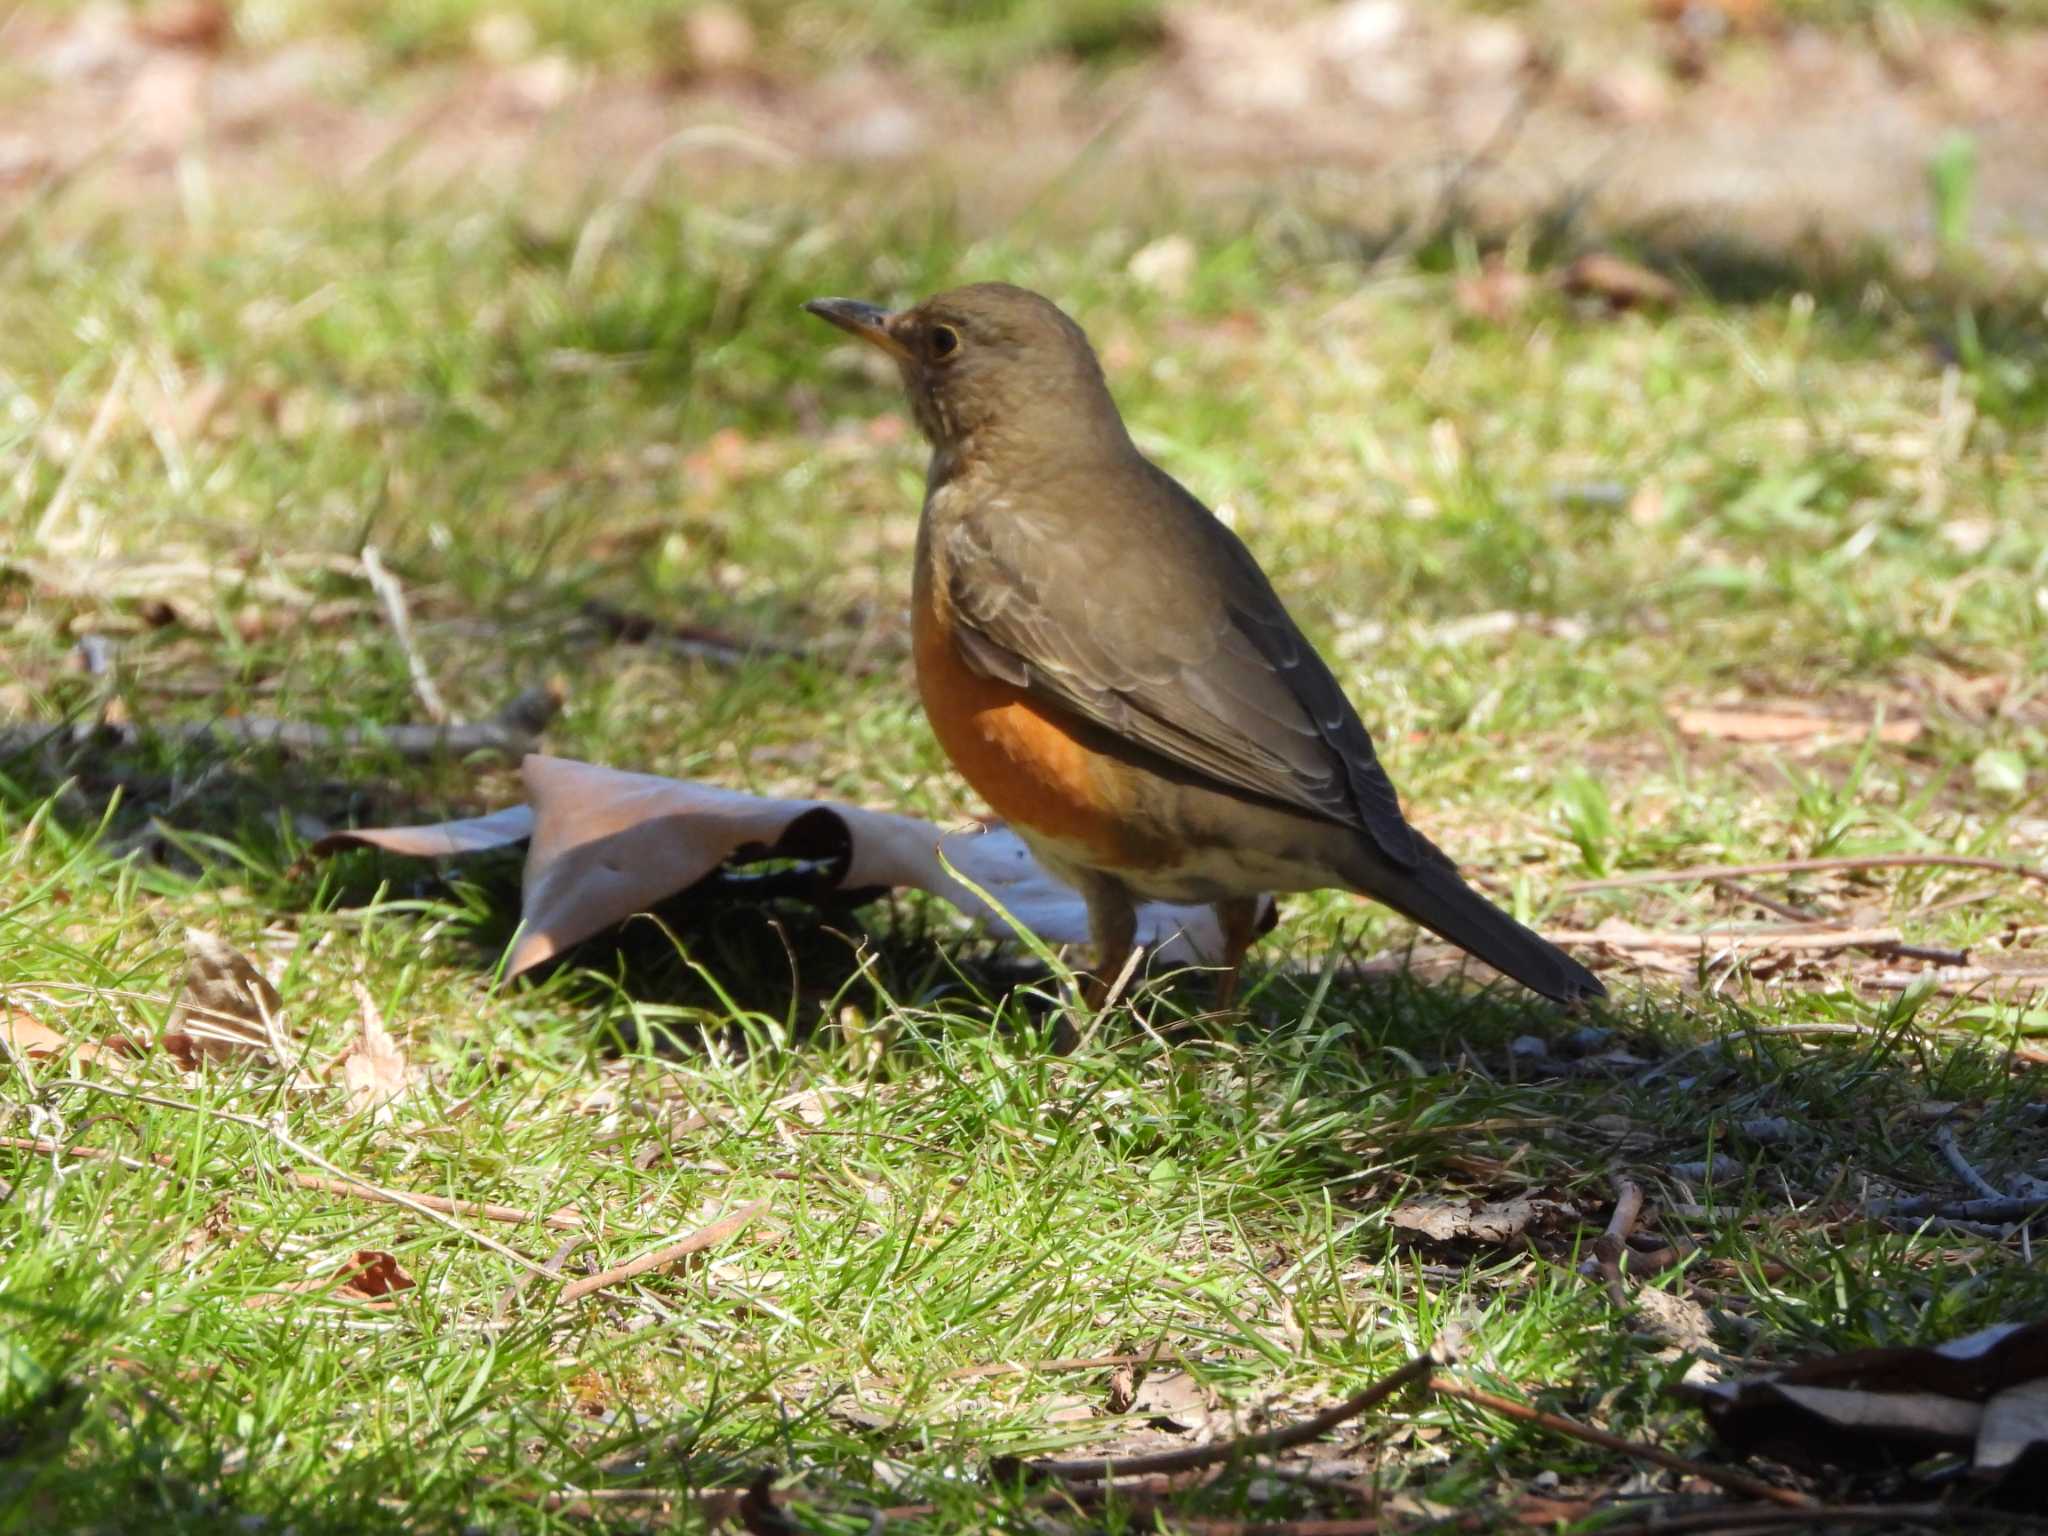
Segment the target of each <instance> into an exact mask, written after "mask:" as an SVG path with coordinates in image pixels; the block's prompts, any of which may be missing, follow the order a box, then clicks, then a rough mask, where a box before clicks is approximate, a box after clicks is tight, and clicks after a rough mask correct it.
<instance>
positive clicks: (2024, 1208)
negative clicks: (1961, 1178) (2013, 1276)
mask: <svg viewBox="0 0 2048 1536" xmlns="http://www.w3.org/2000/svg"><path fill="white" fill-rule="evenodd" d="M2044 1211H2048V1196H2039V1195H2035V1196H2026V1195H1998V1196H1995V1197H1987V1198H1985V1199H1982V1200H1944V1199H1942V1198H1941V1197H1940V1196H1938V1195H1914V1196H1910V1197H1908V1198H1907V1199H1903V1200H1871V1201H1868V1202H1866V1203H1865V1204H1864V1207H1863V1214H1864V1215H1866V1216H1869V1217H1871V1218H1872V1219H1874V1220H1877V1221H1884V1220H1887V1219H1889V1218H1891V1217H1895V1216H1898V1217H1921V1218H1932V1219H1935V1220H1940V1221H2031V1220H2033V1218H2034V1217H2036V1216H2039V1215H2041V1214H2042V1213H2043V1212H2044ZM2001 1235H2003V1234H2001Z"/></svg>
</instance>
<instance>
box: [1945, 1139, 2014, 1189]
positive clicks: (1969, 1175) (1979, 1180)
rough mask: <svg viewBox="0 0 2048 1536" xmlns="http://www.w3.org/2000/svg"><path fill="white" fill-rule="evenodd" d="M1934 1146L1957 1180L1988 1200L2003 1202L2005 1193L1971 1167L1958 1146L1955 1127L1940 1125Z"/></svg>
mask: <svg viewBox="0 0 2048 1536" xmlns="http://www.w3.org/2000/svg"><path fill="white" fill-rule="evenodd" d="M1934 1144H1935V1146H1937V1147H1938V1148H1940V1149H1941V1155H1942V1157H1943V1159H1944V1160H1945V1161H1946V1162H1947V1163H1948V1165H1949V1167H1950V1168H1952V1169H1954V1170H1955V1175H1956V1177H1957V1178H1959V1179H1961V1180H1962V1181H1963V1183H1965V1184H1966V1185H1968V1186H1969V1187H1970V1188H1971V1189H1974V1190H1975V1191H1976V1192H1977V1193H1978V1194H1980V1195H1982V1196H1983V1197H1984V1198H1985V1199H1987V1200H2003V1199H2004V1198H2005V1191H2004V1190H2002V1189H2000V1188H1999V1187H1998V1186H1997V1185H1995V1184H1993V1183H1992V1182H1991V1181H1990V1180H1989V1179H1987V1178H1985V1177H1984V1175H1983V1174H1981V1173H1979V1172H1978V1171H1977V1170H1976V1169H1975V1168H1973V1167H1972V1166H1970V1160H1969V1159H1968V1158H1967V1157H1965V1156H1963V1149H1962V1148H1961V1147H1959V1146H1957V1145H1956V1132H1955V1127H1954V1126H1950V1125H1938V1126H1936V1127H1935V1128H1934Z"/></svg>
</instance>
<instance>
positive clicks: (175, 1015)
mask: <svg viewBox="0 0 2048 1536" xmlns="http://www.w3.org/2000/svg"><path fill="white" fill-rule="evenodd" d="M283 1012H284V999H283V998H281V997H279V996H278V995H277V988H276V987H274V986H272V985H271V984H270V979H269V978H268V977H266V976H265V975H264V974H263V973H262V972H261V971H259V970H257V969H256V967H255V966H254V965H252V964H250V962H249V961H248V959H247V958H245V957H244V956H243V955H242V954H241V952H240V951H238V950H236V949H235V948H234V947H233V946H231V945H229V944H226V943H224V942H223V941H222V940H220V939H218V938H216V937H214V935H212V934H210V933H207V932H206V931H205V930H204V929H200V928H187V929H186V930H185V979H184V985H183V986H182V987H181V988H180V990H179V993H178V1002H177V1006H176V1007H174V1008H173V1009H172V1010H171V1017H170V1021H169V1022H168V1023H167V1024H165V1025H164V1036H163V1046H164V1049H165V1050H167V1051H169V1052H170V1053H171V1054H172V1055H173V1056H175V1057H177V1059H178V1061H179V1062H180V1063H181V1064H183V1065H184V1066H186V1067H188V1068H189V1067H194V1066H197V1065H198V1064H199V1062H201V1061H202V1060H204V1061H223V1060H229V1059H232V1058H234V1057H237V1056H242V1055H246V1054H249V1053H251V1052H262V1053H269V1054H273V1055H280V1056H281V1055H282V1054H283V1052H282V1050H281V1046H282V1043H283V1038H284V1036H283V1021H282V1015H283Z"/></svg>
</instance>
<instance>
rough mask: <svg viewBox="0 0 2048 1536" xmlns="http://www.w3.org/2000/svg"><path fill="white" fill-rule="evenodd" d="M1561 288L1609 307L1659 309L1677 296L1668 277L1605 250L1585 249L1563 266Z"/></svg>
mask: <svg viewBox="0 0 2048 1536" xmlns="http://www.w3.org/2000/svg"><path fill="white" fill-rule="evenodd" d="M1564 291H1565V292H1566V293H1569V294H1575V295H1577V296H1578V297H1580V298H1591V299H1599V300H1601V301H1602V302H1604V303H1605V304H1606V305H1607V306H1608V308H1610V309H1662V308H1665V307H1667V306H1669V305H1672V304H1676V303H1677V302H1678V298H1679V293H1678V285H1677V284H1676V283H1674V282H1672V281H1671V279H1670V278H1668V277H1664V276H1662V275H1661V274H1659V273H1656V272H1652V271H1651V270H1650V269H1649V268H1648V267H1645V266H1640V265H1638V264H1637V263H1635V262H1633V261H1629V260H1627V259H1626V258H1624V257H1620V256H1616V255H1614V254H1613V253H1611V252H1608V251H1588V252H1587V253H1586V254H1585V255H1583V256H1581V257H1580V258H1579V259H1578V260H1577V261H1575V262H1573V263H1572V264H1571V265H1570V266H1569V267H1567V268H1565V272H1564Z"/></svg>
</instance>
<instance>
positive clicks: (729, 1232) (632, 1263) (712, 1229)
mask: <svg viewBox="0 0 2048 1536" xmlns="http://www.w3.org/2000/svg"><path fill="white" fill-rule="evenodd" d="M767 1209H768V1202H767V1201H766V1200H756V1201H754V1202H752V1203H751V1204H748V1205H743V1206H741V1207H740V1208H739V1209H738V1210H736V1211H734V1212H733V1213H732V1214H731V1215H730V1216H721V1217H720V1218H719V1219H718V1220H716V1221H714V1222H712V1223H710V1224H709V1225H708V1226H703V1227H699V1228H698V1229H697V1230H696V1231H694V1232H692V1233H691V1234H690V1235H689V1236H688V1237H685V1238H683V1239H682V1240H681V1241H679V1242H674V1243H670V1244H669V1245H668V1246H667V1247H665V1248H657V1249H655V1250H654V1252H652V1253H643V1254H642V1255H641V1256H640V1257H639V1258H637V1259H631V1260H628V1261H627V1262H626V1263H624V1264H619V1265H615V1266H614V1267H613V1268H611V1269H606V1270H600V1271H599V1272H598V1273H596V1274H594V1275H585V1276H584V1277H583V1278H582V1279H581V1280H573V1281H571V1282H570V1283H569V1284H567V1285H565V1286H563V1287H562V1294H561V1295H560V1296H558V1297H556V1298H555V1299H556V1300H557V1301H558V1302H560V1303H563V1304H565V1305H566V1304H567V1303H569V1302H572V1301H580V1300H582V1299H583V1298H584V1297H585V1296H588V1295H590V1294H591V1293H592V1292H593V1291H601V1290H603V1289H604V1288H605V1287H607V1286H612V1285H618V1284H620V1283H622V1282H624V1281H627V1280H632V1279H636V1278H638V1277H639V1276H641V1275H644V1274H646V1273H648V1272H649V1271H650V1270H656V1269H665V1268H666V1267H667V1266H669V1265H670V1264H673V1263H675V1262H677V1261H678V1260H680V1259H686V1258H688V1257H689V1256H690V1255H691V1254H693V1253H701V1252H703V1251H704V1250H705V1249H706V1248H715V1247H717V1246H718V1245H719V1244H720V1243H722V1242H724V1241H725V1240H726V1239H727V1238H729V1237H732V1236H734V1235H736V1234H737V1233H738V1232H739V1231H740V1229H741V1228H742V1227H745V1226H746V1225H747V1224H748V1223H749V1222H751V1221H752V1220H753V1219H754V1218H755V1217H757V1216H759V1215H761V1214H762V1213H763V1212H765V1211H766V1210H767Z"/></svg>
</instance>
